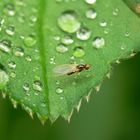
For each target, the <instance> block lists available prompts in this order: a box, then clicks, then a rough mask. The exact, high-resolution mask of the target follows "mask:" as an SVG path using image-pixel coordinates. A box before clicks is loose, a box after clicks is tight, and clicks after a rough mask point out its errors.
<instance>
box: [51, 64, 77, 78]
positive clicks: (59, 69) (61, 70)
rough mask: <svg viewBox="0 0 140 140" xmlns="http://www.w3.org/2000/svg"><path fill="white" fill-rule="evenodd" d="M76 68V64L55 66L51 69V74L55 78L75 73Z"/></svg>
mask: <svg viewBox="0 0 140 140" xmlns="http://www.w3.org/2000/svg"><path fill="white" fill-rule="evenodd" d="M76 66H77V64H64V65H59V66H56V67H55V68H54V69H53V72H54V74H55V75H57V76H61V75H67V74H68V73H71V72H75V71H76Z"/></svg>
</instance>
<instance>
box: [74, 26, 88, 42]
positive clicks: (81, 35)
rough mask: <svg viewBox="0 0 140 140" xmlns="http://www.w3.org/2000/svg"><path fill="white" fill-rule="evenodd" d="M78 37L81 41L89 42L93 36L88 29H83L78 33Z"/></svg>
mask: <svg viewBox="0 0 140 140" xmlns="http://www.w3.org/2000/svg"><path fill="white" fill-rule="evenodd" d="M76 36H77V38H78V39H80V40H88V39H89V38H90V36H91V32H90V31H89V29H87V28H81V29H79V30H78V31H77V34H76Z"/></svg>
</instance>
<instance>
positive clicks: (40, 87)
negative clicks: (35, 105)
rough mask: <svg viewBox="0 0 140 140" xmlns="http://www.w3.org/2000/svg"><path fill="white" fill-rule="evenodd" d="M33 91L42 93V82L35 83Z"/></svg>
mask: <svg viewBox="0 0 140 140" xmlns="http://www.w3.org/2000/svg"><path fill="white" fill-rule="evenodd" d="M33 89H34V90H35V91H38V92H40V91H42V83H41V82H40V81H38V80H37V81H34V83H33Z"/></svg>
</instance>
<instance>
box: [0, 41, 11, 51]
mask: <svg viewBox="0 0 140 140" xmlns="http://www.w3.org/2000/svg"><path fill="white" fill-rule="evenodd" d="M11 46H12V43H11V41H10V40H6V39H4V40H2V41H0V50H1V51H3V52H5V53H10V51H11Z"/></svg>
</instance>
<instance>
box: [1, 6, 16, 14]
mask: <svg viewBox="0 0 140 140" xmlns="http://www.w3.org/2000/svg"><path fill="white" fill-rule="evenodd" d="M3 12H4V14H5V15H7V16H14V15H15V13H16V12H15V7H14V5H13V4H7V5H5V6H4V9H3Z"/></svg>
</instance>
